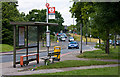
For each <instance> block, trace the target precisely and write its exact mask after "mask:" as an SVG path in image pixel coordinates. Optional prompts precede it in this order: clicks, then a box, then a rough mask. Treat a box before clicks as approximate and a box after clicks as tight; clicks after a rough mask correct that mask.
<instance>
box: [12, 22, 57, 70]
mask: <svg viewBox="0 0 120 77" xmlns="http://www.w3.org/2000/svg"><path fill="white" fill-rule="evenodd" d="M10 24H11V25H13V26H14V36H13V39H14V51H13V67H14V68H16V64H20V62H16V50H17V49H26V55H28V48H35V47H37V54H38V58H39V41H40V40H39V36H40V34H39V26H47V25H48V26H58V24H57V23H46V22H10ZM17 25H18V26H19V25H20V26H21V25H22V26H26V27H27V28H26V32H27V36H26V38H27V45H26V46H24V47H19V48H16V26H17ZM28 26H37V46H28ZM26 61H28V57H27V58H26ZM37 63H38V64H39V60H38V59H37Z"/></svg>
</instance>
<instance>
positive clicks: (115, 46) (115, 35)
mask: <svg viewBox="0 0 120 77" xmlns="http://www.w3.org/2000/svg"><path fill="white" fill-rule="evenodd" d="M114 38H115V40H114V41H115V43H114V48H116V33H115V35H114Z"/></svg>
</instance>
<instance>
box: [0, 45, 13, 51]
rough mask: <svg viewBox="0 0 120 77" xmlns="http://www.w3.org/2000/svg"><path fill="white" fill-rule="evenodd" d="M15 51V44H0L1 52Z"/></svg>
mask: <svg viewBox="0 0 120 77" xmlns="http://www.w3.org/2000/svg"><path fill="white" fill-rule="evenodd" d="M9 51H13V46H11V45H8V44H0V52H9Z"/></svg>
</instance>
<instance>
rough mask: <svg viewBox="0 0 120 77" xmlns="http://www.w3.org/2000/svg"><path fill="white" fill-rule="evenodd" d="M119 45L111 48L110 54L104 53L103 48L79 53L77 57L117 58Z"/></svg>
mask: <svg viewBox="0 0 120 77" xmlns="http://www.w3.org/2000/svg"><path fill="white" fill-rule="evenodd" d="M119 48H120V47H116V49H114V48H111V49H110V54H106V53H105V51H104V50H94V51H88V52H83V53H82V54H80V55H77V57H78V58H97V59H119V56H118V55H119V54H120V50H119Z"/></svg>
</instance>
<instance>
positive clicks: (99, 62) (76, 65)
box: [35, 60, 118, 70]
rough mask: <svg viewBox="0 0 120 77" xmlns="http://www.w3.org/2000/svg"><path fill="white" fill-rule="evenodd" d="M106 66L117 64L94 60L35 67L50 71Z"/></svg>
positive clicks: (68, 61) (69, 61)
mask: <svg viewBox="0 0 120 77" xmlns="http://www.w3.org/2000/svg"><path fill="white" fill-rule="evenodd" d="M107 64H118V62H104V61H95V60H87V61H82V60H66V61H60V62H57V63H54V64H50V65H47V66H46V65H44V66H40V67H36V68H35V69H36V70H38V69H39V70H40V69H52V68H66V67H80V66H91V65H107Z"/></svg>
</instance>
